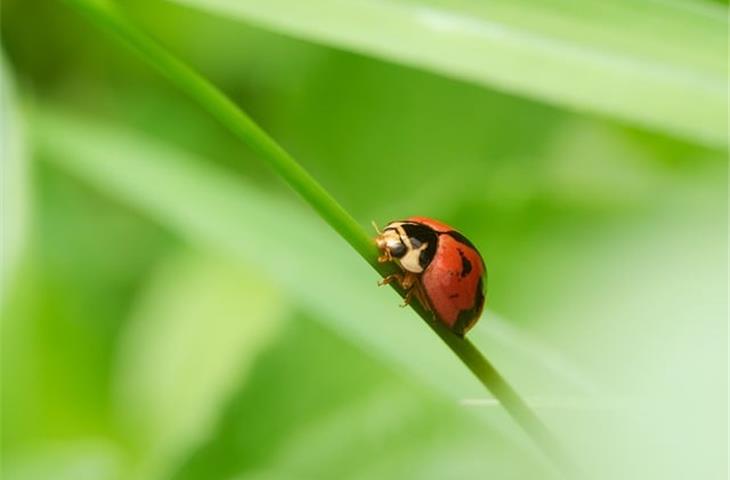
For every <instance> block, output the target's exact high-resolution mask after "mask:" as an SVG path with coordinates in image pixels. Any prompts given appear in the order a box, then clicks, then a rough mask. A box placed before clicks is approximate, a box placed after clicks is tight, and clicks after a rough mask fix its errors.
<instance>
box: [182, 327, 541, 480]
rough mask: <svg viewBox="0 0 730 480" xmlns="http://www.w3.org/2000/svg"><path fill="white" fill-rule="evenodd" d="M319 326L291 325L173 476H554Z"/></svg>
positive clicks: (505, 437) (509, 442)
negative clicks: (207, 437) (214, 427)
mask: <svg viewBox="0 0 730 480" xmlns="http://www.w3.org/2000/svg"><path fill="white" fill-rule="evenodd" d="M315 318H316V317H312V316H311V315H307V314H298V315H295V316H293V317H292V318H291V319H290V321H289V322H287V324H286V328H285V329H284V330H283V331H282V335H281V336H280V338H279V339H278V340H277V341H276V342H275V343H274V344H273V346H272V348H271V349H270V350H269V351H267V352H265V353H264V354H263V355H262V356H261V357H260V359H259V361H258V362H257V365H256V368H255V369H254V370H253V372H252V374H251V376H250V378H249V379H248V381H247V382H246V383H245V384H243V385H242V388H241V390H240V391H239V392H238V393H237V394H236V395H235V396H234V397H233V398H232V399H231V401H230V402H229V404H228V406H227V408H226V409H225V412H224V414H223V416H222V417H221V418H220V421H219V423H218V427H217V430H216V432H215V434H214V435H211V438H210V441H209V442H208V443H207V444H206V445H204V446H202V447H201V448H200V449H199V450H198V451H197V452H196V453H195V454H194V455H193V456H191V458H190V460H189V461H188V462H187V463H186V464H185V465H184V466H183V468H181V469H180V470H179V471H178V473H177V475H175V477H174V478H176V479H178V480H183V479H195V478H207V479H211V480H212V479H230V478H237V479H238V478H240V479H264V478H282V479H283V478H298V479H311V480H315V479H316V480H325V479H332V480H335V479H337V480H340V479H356V478H363V479H365V478H378V479H383V480H385V479H399V478H419V479H421V478H422V479H434V480H435V479H441V478H449V479H464V480H466V479H470V478H473V477H474V474H475V472H479V474H480V475H484V476H490V477H495V478H500V477H504V476H509V475H518V476H522V477H523V478H538V477H540V478H545V476H546V475H547V476H548V477H547V478H551V477H550V476H549V472H547V471H545V469H544V466H542V465H541V464H540V463H539V462H536V461H535V458H533V457H530V456H529V455H528V456H527V457H524V456H523V455H524V454H525V453H526V452H525V451H524V450H523V449H522V447H521V446H520V444H519V442H515V441H514V439H513V438H510V434H509V432H505V431H501V430H499V429H489V428H487V429H485V428H484V425H482V424H479V423H475V422H472V421H471V417H472V415H471V414H470V412H468V411H465V410H464V409H463V408H460V407H459V405H458V404H456V403H454V402H450V401H444V399H443V398H440V396H438V395H434V392H432V391H430V390H429V389H427V388H423V387H422V386H420V385H418V384H417V383H414V382H413V381H412V380H409V378H408V374H407V372H403V371H398V370H393V369H390V368H387V365H384V364H383V363H382V362H380V361H378V359H376V358H373V357H371V356H369V355H366V354H364V353H363V352H361V351H359V350H357V349H353V348H352V346H351V345H350V344H349V343H348V342H346V341H344V339H342V338H341V337H339V336H338V335H335V334H333V332H331V331H328V330H327V329H324V328H322V326H321V325H319V324H318V323H315V322H314V321H313V320H314V319H315ZM333 358H336V359H337V361H336V362H333V361H332V359H333ZM494 408H495V409H497V408H499V407H497V406H496V405H495V407H494ZM518 459H519V460H518ZM516 464H518V465H516Z"/></svg>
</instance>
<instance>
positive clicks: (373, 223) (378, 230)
mask: <svg viewBox="0 0 730 480" xmlns="http://www.w3.org/2000/svg"><path fill="white" fill-rule="evenodd" d="M370 224H371V225H372V226H373V228H374V229H375V231H376V232H377V233H378V235H380V234H381V233H382V232H381V231H380V228H378V224H377V223H375V220H371V221H370Z"/></svg>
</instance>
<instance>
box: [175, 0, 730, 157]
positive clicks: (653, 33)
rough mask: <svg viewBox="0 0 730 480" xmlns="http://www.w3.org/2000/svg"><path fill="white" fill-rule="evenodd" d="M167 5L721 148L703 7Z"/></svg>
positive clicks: (526, 1) (722, 54)
mask: <svg viewBox="0 0 730 480" xmlns="http://www.w3.org/2000/svg"><path fill="white" fill-rule="evenodd" d="M171 1H174V2H177V3H180V4H184V5H188V6H191V7H194V8H197V9H201V10H205V11H210V12H213V13H217V14H221V15H225V16H229V17H233V18H240V19H242V20H245V21H248V22H253V23H255V24H258V25H261V26H263V27H265V28H271V29H274V30H276V31H278V32H281V33H284V34H288V35H293V36H297V37H300V38H303V39H307V40H314V41H316V42H320V43H324V44H326V45H330V46H333V47H336V48H341V49H345V50H352V51H355V52H361V53H366V54H370V55H374V56H378V57H381V58H385V59H388V60H392V61H394V62H397V63H402V64H406V65H413V66H418V67H422V68H425V69H428V70H431V71H434V72H437V73H440V74H443V75H446V76H450V77H455V78H460V79H464V80H467V81H471V82H475V83H478V84H481V85H486V86H490V87H494V88H497V89H500V90H503V91H506V92H512V93H515V94H519V95H526V96H529V97H531V98H534V99H539V100H544V101H547V102H550V103H554V104H557V105H560V106H567V107H569V108H571V109H574V110H577V111H593V112H596V113H599V114H602V115H606V116H609V117H613V118H616V119H618V120H621V121H627V122H629V123H632V124H635V125H639V126H643V127H647V128H651V129H655V130H659V131H662V132H665V133H671V134H674V135H679V136H682V137H685V138H688V139H692V140H695V141H699V142H702V143H707V144H711V145H719V146H726V145H727V116H726V113H727V112H726V108H725V106H726V104H727V98H728V97H727V88H726V84H727V48H726V35H727V31H728V30H727V29H728V23H727V16H726V15H725V12H724V11H723V10H722V8H721V7H719V6H716V5H712V4H709V3H707V4H698V3H690V2H685V1H683V0H682V1H677V2H672V3H665V2H650V1H648V0H642V1H639V2H634V1H629V0H620V1H616V2H602V1H600V0H591V1H585V2H580V3H575V2H569V1H563V0H555V1H552V2H541V1H537V0H522V1H518V2H514V1H510V0H492V1H490V2H486V3H483V2H477V1H459V2H445V1H440V0H426V1H420V2H417V1H410V0H398V1H383V0H350V1H330V0H318V1H315V2H299V1H296V0H274V1H265V2H264V1H257V0H243V1H240V0H171ZM282 12H286V14H284V15H282Z"/></svg>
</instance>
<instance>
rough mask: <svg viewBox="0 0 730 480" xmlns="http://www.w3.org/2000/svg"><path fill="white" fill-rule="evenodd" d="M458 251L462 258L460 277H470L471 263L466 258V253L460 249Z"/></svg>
mask: <svg viewBox="0 0 730 480" xmlns="http://www.w3.org/2000/svg"><path fill="white" fill-rule="evenodd" d="M457 251H458V252H459V256H460V257H461V274H460V275H459V276H460V277H461V278H464V277H466V276H467V275H469V272H471V262H470V261H469V259H468V258H466V257H465V256H464V252H462V251H461V249H460V248H458V249H457Z"/></svg>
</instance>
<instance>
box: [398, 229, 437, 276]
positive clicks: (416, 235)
mask: <svg viewBox="0 0 730 480" xmlns="http://www.w3.org/2000/svg"><path fill="white" fill-rule="evenodd" d="M402 227H403V230H404V231H405V232H406V235H408V238H409V239H410V240H411V245H413V248H420V247H421V246H422V245H423V244H424V243H425V244H426V248H424V249H423V250H421V253H420V255H419V256H418V264H419V265H420V266H421V268H423V269H424V270H425V269H426V267H428V266H429V265H430V264H431V260H433V256H434V255H435V254H436V248H437V247H438V234H437V233H436V232H435V231H434V230H433V229H432V228H431V227H428V226H426V225H422V224H420V223H404V224H403V225H402Z"/></svg>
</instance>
